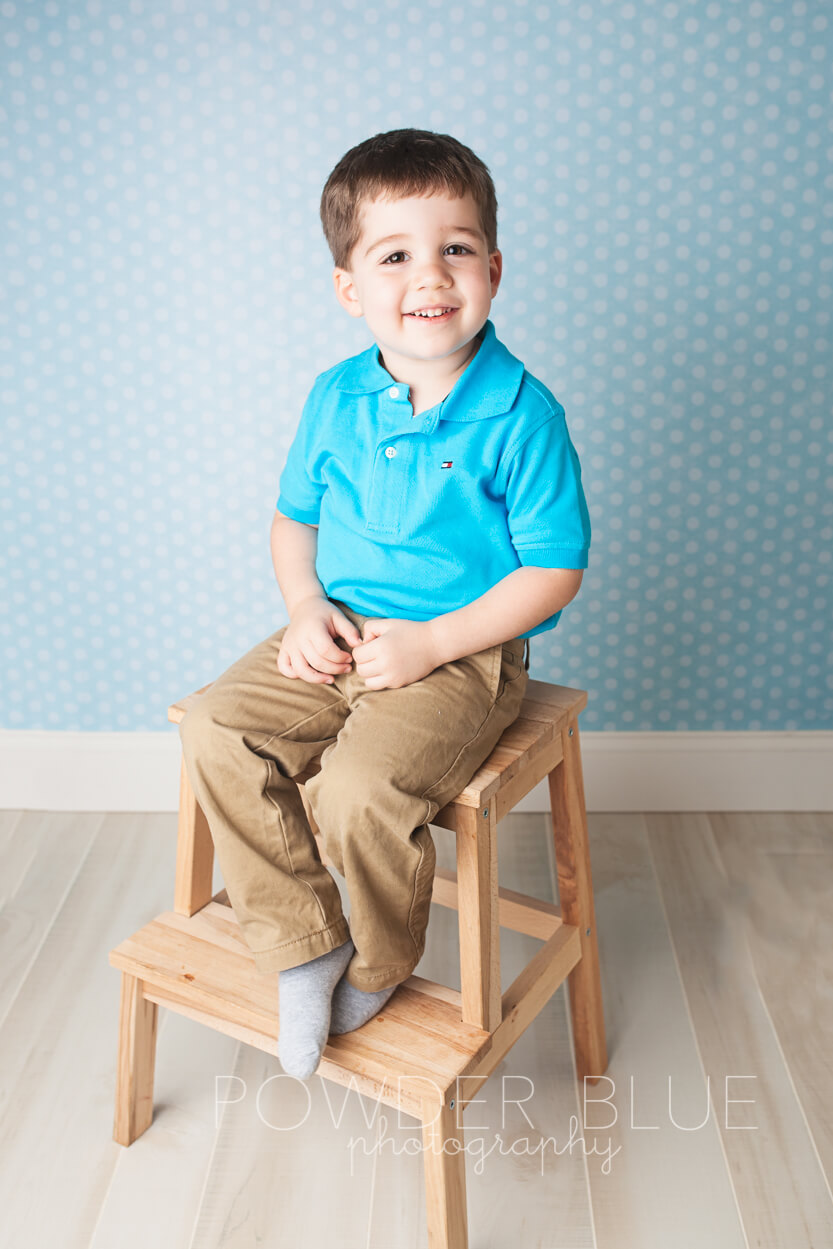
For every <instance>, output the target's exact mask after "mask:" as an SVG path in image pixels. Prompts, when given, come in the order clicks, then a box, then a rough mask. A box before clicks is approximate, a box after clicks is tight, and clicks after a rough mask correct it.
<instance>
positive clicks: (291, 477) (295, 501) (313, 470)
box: [276, 383, 325, 525]
mask: <svg viewBox="0 0 833 1249" xmlns="http://www.w3.org/2000/svg"><path fill="white" fill-rule="evenodd" d="M319 399H320V387H319V385H318V383H316V384H315V385H314V386H313V388H312V390H311V391H310V393H309V396H308V398H307V401H306V403H305V404H304V408H303V411H302V413H301V419H300V421H299V422H298V428H297V430H296V432H295V437H294V438H293V440H292V443H291V445H290V448H289V451H288V452H287V456H286V463H285V465H284V467H283V471H282V472H281V476H280V482H279V486H278V501H277V504H276V506H277V509H278V511H279V512H283V514H284V516H288V517H289V518H290V519H291V520H299V521H302V522H303V523H304V524H305V525H317V524H318V518H319V516H320V513H321V498H322V496H323V494H324V490H325V482H324V480H323V477H322V474H321V453H320V445H319V444H320V437H319V435H320V430H321V413H320V402H319Z"/></svg>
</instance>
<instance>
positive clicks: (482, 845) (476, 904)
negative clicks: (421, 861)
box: [456, 802, 503, 1032]
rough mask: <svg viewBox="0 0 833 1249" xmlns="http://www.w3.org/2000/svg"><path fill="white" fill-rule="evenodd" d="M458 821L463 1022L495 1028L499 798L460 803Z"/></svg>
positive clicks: (498, 1014)
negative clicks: (478, 805) (482, 802)
mask: <svg viewBox="0 0 833 1249" xmlns="http://www.w3.org/2000/svg"><path fill="white" fill-rule="evenodd" d="M456 824H457V910H458V915H459V924H460V989H461V997H462V1005H463V1022H464V1023H470V1024H473V1026H474V1027H475V1028H483V1029H484V1030H485V1031H486V1032H494V1031H495V1029H496V1028H497V1026H498V1024H499V1023H500V1021H501V1019H502V1018H503V1007H502V1004H501V995H500V918H499V912H498V875H497V820H496V818H495V804H494V802H490V803H489V806H488V807H486V808H484V809H483V810H481V809H479V808H478V809H477V810H475V809H474V808H473V807H461V808H459V809H458V811H457V819H456Z"/></svg>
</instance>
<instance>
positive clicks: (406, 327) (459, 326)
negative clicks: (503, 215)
mask: <svg viewBox="0 0 833 1249" xmlns="http://www.w3.org/2000/svg"><path fill="white" fill-rule="evenodd" d="M501 267H502V259H501V254H500V252H499V251H494V252H492V253H491V254H490V253H489V252H488V251H487V247H486V237H485V235H484V233H483V230H482V227H481V224H480V215H479V213H478V210H477V206H476V204H475V202H474V199H473V198H472V197H471V196H470V195H466V196H465V197H463V198H462V199H461V198H458V197H457V196H452V195H449V194H448V193H446V192H441V193H435V194H433V195H428V196H425V195H412V196H405V197H402V198H400V199H389V198H387V197H379V198H378V199H375V200H372V201H366V202H365V203H364V204H363V206H362V232H361V236H360V238H359V241H358V242H357V243H356V245H355V247H354V248H353V251H352V253H351V256H350V268H349V269H336V270H335V272H334V274H333V280H334V283H335V289H336V295H337V296H338V299H339V302H340V303H341V304H342V306H343V307H344V308H346V309H347V311H348V312H349V313H350V314H351V315H352V316H355V317H361V316H363V317H364V318H365V320H366V321H367V324H368V328H369V329H370V332H371V333H372V335H373V337H374V339H375V340H376V343H377V345H378V347H379V350H380V352H381V353H382V362H383V364H384V366H385V368H386V369H387V370H388V372H389V373H390V374H391V376H392V377H393V378H394V379H395V380H396V381H399V382H403V383H407V384H408V385H409V386H411V387H412V395H411V399H412V402H413V400H414V393H413V391H414V389H415V388H419V390H420V392H427V393H431V395H432V396H433V395H434V393H435V392H436V394H437V398H433V397H432V402H437V401H438V398H440V397H443V396H444V395H445V394H447V393H448V390H450V389H451V386H453V384H454V382H455V381H456V379H457V377H458V376H459V375H460V373H462V371H463V369H464V368H465V366H466V364H467V363H468V361H469V360H470V359H471V357H472V356H473V355H474V352H475V351H476V350H477V342H476V335H477V334H478V333H479V331H480V330H481V329H482V328H483V326H484V324H485V323H486V320H487V319H488V316H489V309H490V307H491V303H492V299H493V297H494V295H495V294H496V292H497V288H498V285H499V283H500V276H501ZM440 390H442V392H443V395H439V391H440Z"/></svg>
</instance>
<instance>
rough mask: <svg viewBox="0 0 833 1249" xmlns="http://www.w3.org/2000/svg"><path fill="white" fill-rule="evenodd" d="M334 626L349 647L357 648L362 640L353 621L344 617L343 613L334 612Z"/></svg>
mask: <svg viewBox="0 0 833 1249" xmlns="http://www.w3.org/2000/svg"><path fill="white" fill-rule="evenodd" d="M332 621H333V625H334V626H335V628H337V629H338V632H339V637H343V638H344V640H345V642H347V644H348V645H349V646H356V645H358V643H359V642H361V640H362V635H361V634H360V633H359V631H358V629H357V628H356V626H355V625H354V624H353V622H352V620H348V619H347V617H346V616H342V614H341V612H334V613H333V617H332Z"/></svg>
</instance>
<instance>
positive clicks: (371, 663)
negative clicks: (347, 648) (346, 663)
mask: <svg viewBox="0 0 833 1249" xmlns="http://www.w3.org/2000/svg"><path fill="white" fill-rule="evenodd" d="M353 658H354V659H355V661H356V672H357V673H358V674H359V676H361V677H364V682H365V685H367V687H368V689H371V690H386V689H390V690H395V689H399V688H400V687H401V686H403V685H410V684H411V683H412V682H413V681H419V680H420V679H421V678H422V677H425V676H428V673H429V672H433V671H434V669H435V668H438V667H439V666H440V664H441V663H442V657H441V656H440V654H439V653H438V651H437V647H436V643H435V640H434V637H433V634H432V632H431V624H430V621H420V620H366V621H365V622H364V641H363V642H361V643H360V644H359V645H358V646H354V647H353Z"/></svg>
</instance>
